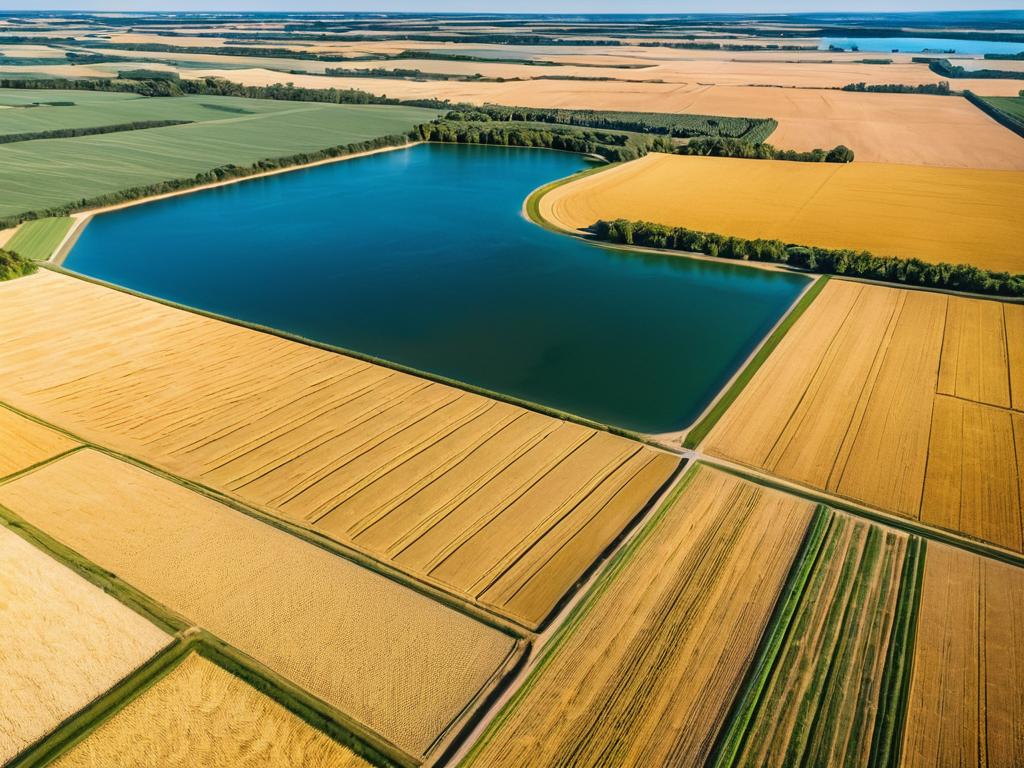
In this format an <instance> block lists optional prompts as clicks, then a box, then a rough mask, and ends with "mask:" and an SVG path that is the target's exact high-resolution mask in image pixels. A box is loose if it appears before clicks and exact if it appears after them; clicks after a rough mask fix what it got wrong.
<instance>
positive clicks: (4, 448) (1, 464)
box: [0, 407, 78, 477]
mask: <svg viewBox="0 0 1024 768" xmlns="http://www.w3.org/2000/svg"><path fill="white" fill-rule="evenodd" d="M76 445H78V443H76V442H75V441H74V440H72V439H71V438H69V437H65V436H64V435H62V434H60V433H59V432H54V431H53V430H52V429H49V428H48V427H44V426H43V425H42V424H38V423H36V422H34V421H32V420H31V419H26V418H25V417H24V416H21V415H19V414H17V413H15V412H14V411H11V410H8V409H7V408H2V407H0V477H6V476H7V475H11V474H13V473H15V472H18V471H20V470H22V469H25V468H27V467H31V466H32V465H33V464H36V463H38V462H40V461H45V460H46V459H49V458H51V457H53V456H56V455H57V454H59V453H63V452H64V451H69V450H71V449H72V448H74V447H75V446H76Z"/></svg>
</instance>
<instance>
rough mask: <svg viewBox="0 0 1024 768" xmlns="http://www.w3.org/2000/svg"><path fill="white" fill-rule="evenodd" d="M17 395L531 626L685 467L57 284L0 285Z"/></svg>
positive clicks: (74, 283) (2, 342) (569, 428)
mask: <svg viewBox="0 0 1024 768" xmlns="http://www.w3.org/2000/svg"><path fill="white" fill-rule="evenodd" d="M44 297H45V298H44ZM56 306H59V307H60V308H61V310H60V312H54V311H53V308H54V307H56ZM100 307H103V310H100V309H99V308H100ZM8 340H10V341H8ZM55 354H56V355H59V356H60V360H61V361H62V363H61V365H59V366H57V365H52V364H51V361H52V360H53V355H55ZM0 389H2V390H3V398H6V399H8V400H9V401H11V403H12V404H15V403H16V402H18V403H21V405H22V406H27V410H29V411H30V412H32V413H34V414H38V415H39V416H41V417H45V418H47V419H49V420H51V421H53V422H54V423H56V424H59V425H61V426H64V427H65V428H68V429H70V430H72V431H74V432H76V434H82V435H83V436H86V435H88V436H91V437H92V438H93V439H96V440H97V441H98V442H100V443H102V444H104V445H111V446H117V447H118V448H119V449H123V450H124V451H125V452H127V453H129V454H131V455H134V456H138V457H140V458H144V459H145V460H147V461H150V462H152V463H154V464H156V465H158V466H161V467H163V468H165V469H168V470H170V471H173V472H175V473H178V474H181V475H183V476H186V477H189V478H190V479H194V480H196V481H197V482H201V483H204V484H206V485H209V486H212V487H215V488H217V489H220V490H222V491H224V492H225V493H227V494H229V495H231V496H234V497H235V498H238V499H241V500H243V501H245V502H247V503H249V504H252V505H254V506H257V507H259V508H261V509H266V510H268V511H270V512H272V513H273V514H276V515H281V516H284V517H286V518H289V519H291V520H296V521H299V522H301V523H303V524H306V525H311V526H313V527H315V528H316V529H317V530H319V531H320V532H322V533H324V534H326V535H328V536H331V537H333V538H335V539H337V540H339V541H342V542H345V543H348V544H351V545H353V546H356V547H358V548H360V549H363V550H364V551H366V552H369V553H370V554H372V555H374V556H375V557H378V558H380V559H382V560H385V561H387V562H390V563H392V564H393V565H395V566H396V567H398V568H401V569H402V570H405V571H406V572H408V573H410V574H413V575H415V576H416V577H417V578H420V579H424V580H426V581H428V582H430V583H432V584H434V585H436V586H438V587H440V588H443V589H446V590H448V591H451V592H454V593H455V594H459V595H462V596H464V597H466V598H467V599H470V600H474V601H476V602H478V603H480V604H481V605H484V606H487V607H488V608H491V609H492V610H495V611H497V612H498V613H501V614H504V615H506V616H509V617H511V618H513V619H515V620H517V621H519V622H521V623H523V624H524V625H527V626H536V625H539V624H540V623H541V622H542V621H543V620H544V619H545V618H546V617H547V616H548V615H549V614H550V613H551V611H552V609H553V608H554V607H555V606H556V605H557V604H558V602H559V601H560V600H561V599H562V597H564V596H565V594H566V593H567V592H568V591H569V590H570V589H571V588H572V586H573V584H575V582H576V581H577V579H579V578H580V576H581V575H583V574H584V573H585V572H586V571H587V569H588V568H589V567H590V566H591V564H592V563H593V562H594V560H595V559H597V558H598V557H599V556H600V554H601V553H602V552H603V551H604V550H605V549H606V548H607V547H608V546H609V545H610V544H611V543H612V542H614V541H615V539H616V538H617V537H618V536H619V535H620V534H621V532H622V530H623V529H624V528H625V527H626V526H627V525H628V524H629V523H630V522H631V521H632V520H633V519H634V518H635V517H636V516H637V515H638V514H639V513H640V512H641V511H642V510H643V509H644V507H645V506H646V504H647V503H648V501H649V500H650V499H651V497H652V496H653V495H654V494H655V493H656V492H657V491H658V489H659V488H660V487H661V486H662V485H663V483H664V482H665V481H666V480H667V479H668V477H669V476H670V475H671V474H672V472H673V471H674V469H675V468H676V466H677V465H678V463H679V457H678V456H675V455H672V454H668V453H664V452H661V451H657V450H654V449H652V448H648V447H645V446H643V445H641V444H640V443H637V442H634V441H632V440H628V439H626V438H623V437H618V436H616V435H612V434H610V433H608V432H602V431H598V430H594V429H591V428H588V427H583V426H580V425H578V424H574V423H572V422H568V421H562V420H560V419H556V418H552V417H550V416H544V415H541V414H538V413H534V412H531V411H527V410H524V409H523V408H520V407H518V406H513V405H510V404H507V403H501V402H496V401H494V400H491V399H489V398H486V397H483V396H480V395H477V394H473V393H469V392H465V391H462V390H459V389H455V388H453V387H448V386H445V385H443V384H440V383H432V382H430V381H427V380H424V379H420V378H418V377H415V376H411V375H408V374H404V373H399V372H397V371H394V370H391V369H389V368H385V367H382V366H378V365H373V364H370V363H366V362H363V361H360V360H356V359H354V358H350V357H347V356H344V355H339V354H336V353H333V352H328V351H325V350H320V349H316V348H314V347H310V346H306V345H304V344H300V343H296V342H292V341H286V340H284V339H280V338H278V337H275V336H272V335H268V334H262V333H257V332H255V331H251V330H248V329H245V328H239V327H238V326H234V325H230V324H227V323H223V322H220V321H218V320H212V319H210V318H204V317H201V316H199V315H196V314H193V313H190V312H185V311H181V310H177V309H171V308H169V307H166V306H163V305H160V304H156V303H154V302H150V301H146V300H144V299H140V298H136V297H133V296H129V295H126V294H124V293H121V292H118V291H114V290H109V289H106V288H102V287H99V286H96V285H92V284H90V283H87V282H84V281H82V280H77V279H74V278H70V277H65V276H61V275H56V274H53V273H51V272H45V273H44V272H40V273H37V274H36V275H32V276H30V277H27V278H21V279H19V280H16V281H12V282H10V283H4V284H3V285H2V286H0Z"/></svg>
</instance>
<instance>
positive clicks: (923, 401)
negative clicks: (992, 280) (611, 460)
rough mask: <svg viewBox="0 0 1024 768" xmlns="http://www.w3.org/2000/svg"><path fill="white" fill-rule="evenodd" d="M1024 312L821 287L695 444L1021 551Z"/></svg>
mask: <svg viewBox="0 0 1024 768" xmlns="http://www.w3.org/2000/svg"><path fill="white" fill-rule="evenodd" d="M1022 349H1024V306H1020V305H1016V304H1008V303H1000V302H994V301H982V300H979V299H966V298H960V297H954V296H947V295H944V294H939V293H926V292H921V291H907V290H901V289H895V288H883V287H878V286H872V285H865V284H860V283H854V282H848V281H843V280H834V279H833V280H831V281H830V282H829V283H828V285H826V287H825V289H824V290H823V291H822V292H821V294H820V295H819V296H818V298H817V299H816V300H815V302H814V303H813V304H812V305H811V306H810V308H809V309H808V310H807V311H806V312H805V313H804V314H803V315H802V316H801V318H800V319H799V320H798V321H797V323H796V324H795V325H794V326H793V328H792V329H791V330H790V332H789V333H788V334H787V335H786V337H785V338H784V339H783V340H782V342H781V343H780V344H779V346H778V347H777V348H776V350H775V352H774V353H773V354H772V356H771V357H770V358H769V359H768V360H767V362H766V363H765V364H764V365H763V366H762V367H761V369H760V370H759V371H758V372H757V374H756V375H755V376H754V378H753V379H752V380H751V382H750V384H748V385H747V387H746V389H744V391H743V392H742V393H741V394H740V396H739V397H738V398H737V400H736V402H735V403H734V404H733V406H732V407H731V408H730V409H729V410H728V411H726V413H725V416H724V417H723V418H722V420H721V421H720V422H719V423H718V425H717V426H716V427H715V429H714V430H712V432H711V434H710V435H709V437H708V438H707V439H706V440H705V441H704V443H703V444H702V449H703V450H704V451H705V452H706V453H709V454H712V455H715V456H721V457H723V458H726V459H729V460H732V461H735V462H738V463H741V464H745V465H747V466H751V467H755V468H758V469H762V470H765V471H767V472H769V473H771V474H773V475H777V476H779V477H783V478H786V479H788V480H792V481H795V482H798V483H802V484H804V485H806V486H810V487H812V488H817V489H820V490H825V491H828V492H830V493H835V494H838V495H839V496H844V497H847V498H849V499H852V500H854V501H858V502H863V503H865V504H869V505H871V506H873V507H877V508H878V509H882V510H885V511H887V512H892V513H895V514H898V515H902V516H905V517H909V518H911V519H914V520H917V521H920V522H921V523H924V524H926V525H931V526H936V527H940V528H944V529H947V530H951V531H954V532H957V533H961V534H964V535H966V536H969V537H972V538H975V539H980V540H982V541H986V542H990V543H992V544H995V545H997V546H1000V547H1004V548H1006V549H1010V550H1013V551H1016V552H1021V551H1022V549H1024V541H1022V519H1024V503H1022V495H1024V451H1022V450H1021V445H1022V442H1021V441H1022V439H1024V355H1022V354H1021V350H1022Z"/></svg>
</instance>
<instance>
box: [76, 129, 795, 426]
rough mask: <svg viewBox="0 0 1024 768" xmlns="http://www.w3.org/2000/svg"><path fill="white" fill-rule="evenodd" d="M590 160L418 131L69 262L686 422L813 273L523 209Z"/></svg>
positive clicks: (108, 225)
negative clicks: (411, 143)
mask: <svg viewBox="0 0 1024 768" xmlns="http://www.w3.org/2000/svg"><path fill="white" fill-rule="evenodd" d="M586 165H587V162H586V161H585V160H584V159H583V158H581V157H580V156H578V155H574V154H568V153H562V152H552V151H546V150H530V149H512V148H498V147H466V146H455V145H419V146H416V147H413V148H410V149H405V150H399V151H394V152H386V153H382V154H377V155H371V156H368V157H363V158H358V159H354V160H349V161H346V162H342V163H335V164H330V165H324V166H320V167H316V168H311V169H308V170H303V171H294V172H291V173H286V174H280V175H277V176H269V177H265V178H261V179H253V180H250V181H246V182H243V183H240V184H234V185H229V186H226V187H220V188H216V189H211V190H206V191H203V192H197V193H194V194H190V195H185V196H181V197H176V198H169V199H166V200H161V201H158V202H153V203H149V204H146V205H140V206H135V207H131V208H126V209H123V210H120V211H115V212H112V213H107V214H103V215H101V216H97V217H95V218H94V219H93V221H92V222H91V223H90V224H89V225H88V227H86V229H85V231H84V232H83V233H82V236H81V238H80V239H79V241H78V243H77V245H75V247H74V249H73V250H72V252H71V254H70V255H69V257H68V259H67V261H66V262H65V265H66V266H67V267H68V268H69V269H73V270H76V271H78V272H82V273H85V274H88V275H92V276H94V277H98V278H101V279H103V280H107V281H110V282H113V283H117V284H119V285H123V286H126V287H128V288H132V289H134V290H137V291H141V292H143V293H147V294H150V295H154V296H158V297H162V298H165V299H170V300H172V301H176V302H180V303H182V304H186V305H189V306H193V307H198V308H202V309H205V310H209V311H213V312H217V313H220V314H223V315H228V316H231V317H235V318H239V319H243V320H247V321H251V322H255V323H260V324H262V325H266V326H271V327H274V328H279V329H282V330H286V331H290V332H292V333H297V334H300V335H302V336H306V337H309V338H312V339H316V340H319V341H322V342H326V343H329V344H334V345H337V346H341V347H345V348H348V349H353V350H357V351H359V352H362V353H365V354H368V355H373V356H376V357H380V358H384V359H386V360H390V361H394V362H398V363H401V364H404V365H408V366H412V367H414V368H417V369H421V370H426V371H430V372H433V373H435V374H440V375H443V376H448V377H451V378H454V379H458V380H460V381H464V382H468V383H470V384H474V385H477V386H480V387H485V388H487V389H490V390H495V391H498V392H503V393H506V394H509V395H513V396H516V397H520V398H524V399H527V400H530V401H533V402H539V403H543V404H545V405H549V406H553V407H555V408H559V409H562V410H565V411H568V412H571V413H575V414H578V415H581V416H585V417H589V418H592V419H596V420H598V421H601V422H603V423H607V424H612V425H618V426H621V427H625V428H629V429H635V430H639V431H643V432H652V433H656V432H665V431H672V430H676V429H680V428H683V427H685V426H686V425H688V424H689V423H690V422H691V421H693V420H694V419H695V418H696V417H697V416H698V415H699V414H700V412H701V411H702V410H703V409H704V408H705V406H706V405H707V403H708V402H709V401H710V399H711V398H712V397H713V396H714V395H715V393H716V392H717V391H718V390H719V389H720V388H721V387H722V385H723V384H724V383H725V382H726V381H727V380H728V379H729V377H730V376H731V375H732V373H733V372H734V371H735V369H736V368H737V367H738V366H739V364H740V363H741V362H742V361H743V360H744V359H745V358H746V357H747V356H748V355H749V353H750V352H751V351H752V349H753V347H754V346H756V344H757V343H758V341H759V340H760V339H761V338H763V336H764V335H765V333H766V332H767V331H768V330H769V329H770V328H771V327H772V325H774V323H775V322H776V321H777V320H778V319H779V317H780V316H781V315H782V314H783V313H784V311H785V310H786V308H787V307H788V306H789V305H790V304H791V303H792V302H793V301H794V300H795V298H796V296H797V295H798V294H799V293H800V291H801V290H802V289H803V288H804V286H805V285H806V283H807V280H806V278H803V277H800V276H796V275H789V274H782V273H777V272H767V271H764V270H757V269H751V268H748V267H741V266H736V265H733V264H728V263H709V262H706V261H698V260H693V259H688V258H682V257H678V256H661V255H639V254H636V253H624V252H620V251H613V250H609V249H605V248H600V247H597V246H593V245H589V244H587V243H584V242H581V241H579V240H576V239H573V238H570V237H566V236H563V235H558V234H554V233H551V232H548V231H546V230H544V229H541V228H540V227H538V226H536V225H534V224H532V223H531V222H529V221H527V220H526V219H524V218H523V217H522V216H521V214H520V211H521V206H522V202H523V199H524V198H525V197H526V196H527V195H528V194H529V192H530V191H531V190H533V189H535V188H536V187H538V186H540V185H541V184H544V183H546V182H548V181H551V180H553V179H557V178H560V177H563V176H567V175H569V174H571V173H573V172H574V171H577V170H580V169H581V168H584V167H586Z"/></svg>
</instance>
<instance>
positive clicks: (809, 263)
mask: <svg viewBox="0 0 1024 768" xmlns="http://www.w3.org/2000/svg"><path fill="white" fill-rule="evenodd" d="M591 231H592V232H593V233H594V234H595V235H596V236H597V237H598V238H600V239H601V240H606V241H608V242H611V243H619V244H622V245H639V246H644V247H648V248H667V249H670V250H677V251H690V252H693V253H703V254H706V255H708V256H715V257H719V258H725V259H741V260H743V261H763V262H772V263H776V264H788V265H790V266H793V267H798V268H800V269H806V270H808V271H810V272H818V273H821V274H826V275H848V276H850V277H863V278H868V279H871V280H880V281H884V282H889V283H899V284H902V285H917V286H922V287H928V288H948V289H952V290H957V291H969V292H972V293H986V294H993V295H999V296H1024V275H1010V274H1009V273H1007V272H992V271H990V270H986V269H980V268H978V267H972V266H968V265H966V264H945V263H941V264H930V263H928V262H925V261H921V260H920V259H900V258H896V257H891V256H875V255H873V254H871V253H869V252H868V251H852V250H845V249H834V248H816V247H813V246H803V245H790V244H786V243H783V242H782V241H780V240H748V239H746V238H741V237H727V236H725V235H718V234H714V233H709V232H697V231H694V230H692V229H686V228H685V227H668V226H665V225H663V224H653V223H651V222H646V221H628V220H626V219H617V220H615V221H599V222H597V223H596V224H595V225H594V226H593V227H592V228H591Z"/></svg>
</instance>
